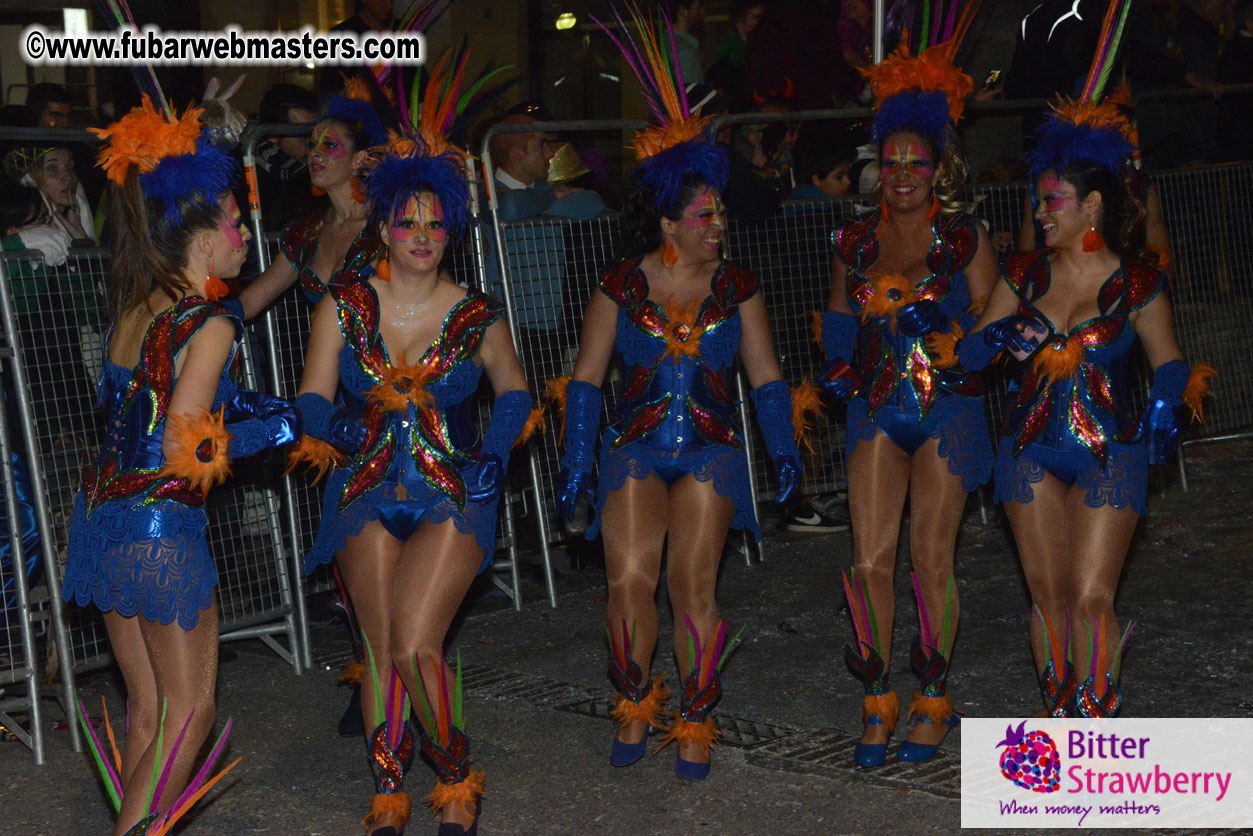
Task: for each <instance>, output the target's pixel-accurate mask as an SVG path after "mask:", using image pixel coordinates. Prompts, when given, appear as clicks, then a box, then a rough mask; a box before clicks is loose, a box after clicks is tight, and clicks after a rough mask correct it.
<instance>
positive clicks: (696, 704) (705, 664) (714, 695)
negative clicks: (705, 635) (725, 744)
mask: <svg viewBox="0 0 1253 836" xmlns="http://www.w3.org/2000/svg"><path fill="white" fill-rule="evenodd" d="M683 621H684V623H685V624H686V625H687V633H688V640H687V660H688V667H689V669H690V670H691V673H689V674H688V675H687V678H686V679H684V680H683V693H682V694H681V695H680V697H679V711H678V714H676V715H675V717H674V723H673V724H672V725H671V726H670V728H669V729H667V730H666V736H665V738H663V739H662V741H661V746H660V747H658V749H657V751H659V752H660V751H661V750H662V749H664V748H665V747H666V746H668V745H670V744H671V743H672V742H674V741H678V742H679V743H694V744H696V745H697V746H699V747H700V749H701V751H702V752H703V753H704V754H705V755H706V756H708V754H709V750H710V749H711V748H712V747H713V745H714V744H715V743H717V742H718V737H719V731H718V721H717V720H715V719H713V717H711V716H709V715H710V713H711V712H712V711H713V707H714V705H716V704H717V702H718V699H719V698H720V697H721V696H722V676H721V671H722V666H723V665H725V664H726V661H727V657H728V656H730V655H731V651H732V650H734V649H735V646H736V644H737V643H738V642H739V639H740V634H741V633H743V632H744V630H743V628H741V629H740V632H739V633H736V634H735V637H734V638H732V639H731V640H730V641H727V623H726V622H725V621H723V620H719V621H718V626H717V627H715V628H714V636H713V640H712V641H710V642H709V644H708V645H705V646H702V645H701V640H700V635H699V634H698V633H697V632H696V625H695V624H694V623H692V618H691V616H689V615H687V614H686V613H685V614H684V615H683ZM681 762H682V761H681ZM700 766H701V767H703V769H702V770H700V771H702V772H704V773H706V774H707V773H708V764H707V763H702V764H700ZM684 777H688V776H684ZM690 777H701V778H703V777H704V775H703V774H702V775H700V776H696V775H692V776H690Z"/></svg>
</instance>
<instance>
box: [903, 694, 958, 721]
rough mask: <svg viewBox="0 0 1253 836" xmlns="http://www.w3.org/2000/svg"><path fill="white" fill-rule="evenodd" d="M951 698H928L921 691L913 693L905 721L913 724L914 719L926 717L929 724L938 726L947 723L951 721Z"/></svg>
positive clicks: (953, 712)
mask: <svg viewBox="0 0 1253 836" xmlns="http://www.w3.org/2000/svg"><path fill="white" fill-rule="evenodd" d="M954 714H956V712H955V711H953V698H952V697H950V696H949V695H948V694H945V695H944V696H942V697H928V696H927V695H925V694H923V693H922V692H921V691H915V692H914V698H913V699H911V700H910V701H909V713H908V715H907V716H906V718H905V719H906V720H908V721H909V722H913V720H914V718H915V717H926V718H927V719H929V720H930V721H931V722H933V723H935V724H936V725H939V724H941V723H948V722H949V721H950V720H952V719H953V715H954Z"/></svg>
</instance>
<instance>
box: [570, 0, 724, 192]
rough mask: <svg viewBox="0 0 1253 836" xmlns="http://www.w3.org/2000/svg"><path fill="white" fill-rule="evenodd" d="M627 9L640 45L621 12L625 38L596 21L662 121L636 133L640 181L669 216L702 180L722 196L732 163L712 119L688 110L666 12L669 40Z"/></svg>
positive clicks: (635, 10)
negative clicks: (688, 190) (713, 131)
mask: <svg viewBox="0 0 1253 836" xmlns="http://www.w3.org/2000/svg"><path fill="white" fill-rule="evenodd" d="M627 10H628V11H629V12H630V14H631V18H632V21H633V22H634V24H635V28H636V30H637V31H638V32H639V36H640V37H639V43H638V44H637V43H636V41H635V39H634V38H632V37H631V36H630V34H628V30H627V25H626V23H625V21H623V19H622V16H621V15H620V14H618V10H617V9H614V10H613V13H614V17H615V18H616V19H617V22H618V27H619V28H620V29H621V30H622V35H621V37H619V36H618V35H615V34H614V32H613V31H612V30H611V29H610V28H609V27H608V26H606V25H605V24H603V23H601V22H600V21H599V20H596V18H595V17H593V18H592V20H593V21H595V22H596V25H597V26H599V27H600V28H601V29H603V30H604V31H605V34H607V35H608V36H609V39H610V40H612V41H613V42H614V44H615V45H616V46H617V47H618V49H619V50H621V52H622V55H623V56H624V57H625V58H626V60H627V63H628V64H629V65H630V66H631V69H632V70H633V71H634V72H635V76H636V78H638V79H639V80H640V84H641V85H643V87H644V98H645V99H646V100H647V102H648V107H649V110H651V111H652V113H653V116H654V117H655V118H656V120H657V125H655V126H654V127H651V128H647V129H645V130H643V131H641V132H640V133H638V134H636V136H635V140H634V142H633V143H632V145H633V147H634V148H635V152H636V154H637V156H638V157H639V163H638V167H637V169H636V175H635V176H636V178H637V181H638V182H639V183H641V184H643V185H645V186H646V187H648V188H649V189H651V190H652V192H653V203H654V205H655V206H656V207H657V208H658V209H660V210H662V211H663V212H667V211H669V210H671V209H672V208H673V207H674V206H675V205H676V204H677V203H678V202H679V200H681V199H682V196H683V192H684V190H685V189H686V187H687V185H688V184H690V183H692V182H696V181H702V182H704V183H705V184H707V185H708V186H710V187H711V188H715V189H717V190H718V191H722V190H723V189H725V188H726V185H727V176H728V172H729V170H730V163H729V160H728V156H727V149H726V148H724V147H722V146H721V145H718V144H716V143H715V142H714V138H713V136H712V134H711V131H710V123H711V121H712V119H711V118H710V117H702V116H700V115H699V114H698V113H697V112H696V111H693V110H692V108H691V107H690V106H689V105H688V101H687V92H686V89H685V86H684V84H683V71H682V70H681V69H680V68H679V62H678V58H677V55H678V49H677V47H676V46H675V39H674V29H673V27H672V26H671V25H670V20H669V18H667V17H666V16H665V12H664V11H663V12H662V22H661V27H660V33H661V34H665V35H666V36H668V37H667V38H665V39H663V38H661V37H659V30H658V27H657V26H656V25H655V24H654V23H653V22H652V21H650V20H647V19H646V18H644V16H643V15H642V14H641V13H640V11H639V9H638V8H637V7H636V6H635V5H634V4H629V5H628V6H627ZM697 110H699V108H697Z"/></svg>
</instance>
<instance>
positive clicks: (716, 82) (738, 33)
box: [676, 0, 766, 111]
mask: <svg viewBox="0 0 1253 836" xmlns="http://www.w3.org/2000/svg"><path fill="white" fill-rule="evenodd" d="M765 13H766V4H765V3H763V2H761V0H731V4H730V6H729V7H728V9H727V15H728V16H729V17H730V18H731V27H730V28H729V29H727V33H726V34H725V35H723V37H722V42H721V43H720V44H718V52H717V54H716V55H715V56H714V62H713V64H711V65H710V66H709V70H708V71H707V72H706V73H705V80H706V81H708V82H709V84H710V85H711V86H712V87H714V88H715V89H716V90H717V91H718V92H719V93H720V94H722V96H723V97H724V98H726V99H727V100H728V101H729V102H730V108H731V110H733V111H741V110H748V99H747V98H745V93H744V68H745V66H746V64H747V62H748V33H749V32H752V31H753V29H754V28H756V26H757V24H758V23H760V22H761V17H762V15H764V14H765ZM676 37H677V36H676ZM683 80H684V81H688V78H687V73H686V72H684V74H683Z"/></svg>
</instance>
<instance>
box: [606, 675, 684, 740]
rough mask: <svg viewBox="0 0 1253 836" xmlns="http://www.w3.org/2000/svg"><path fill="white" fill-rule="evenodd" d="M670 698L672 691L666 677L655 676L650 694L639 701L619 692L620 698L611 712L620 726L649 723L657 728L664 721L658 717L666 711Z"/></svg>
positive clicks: (615, 701)
mask: <svg viewBox="0 0 1253 836" xmlns="http://www.w3.org/2000/svg"><path fill="white" fill-rule="evenodd" d="M669 699H670V692H669V691H668V690H667V689H666V681H665V679H664V678H663V677H660V676H655V677H653V687H652V690H651V691H649V692H648V696H646V697H644V699H642V700H640V701H639V702H638V703H637V702H634V701H633V700H631V699H630V698H628V697H625V696H623V695H622V694H619V695H618V698H617V699H616V700H614V703H613V711H612V712H611V714H612V716H613V719H614V720H615V721H617V723H618V725H619V726H625V725H627V724H628V723H647V724H648V725H650V726H653V727H655V728H660V727H661V726H662V722H661V721H660V720H659V719H658V717H659V716H661V715H662V713H663V712H665V710H666V701H667V700H669Z"/></svg>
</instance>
